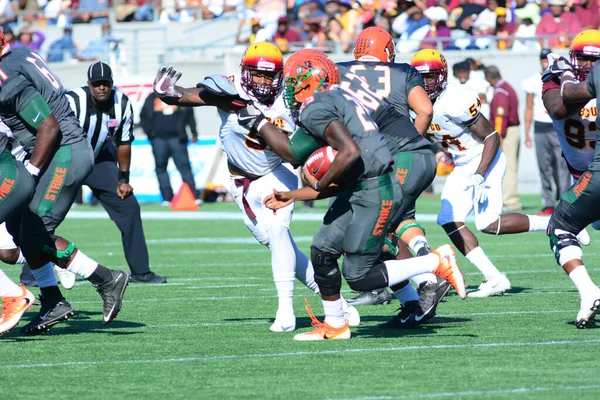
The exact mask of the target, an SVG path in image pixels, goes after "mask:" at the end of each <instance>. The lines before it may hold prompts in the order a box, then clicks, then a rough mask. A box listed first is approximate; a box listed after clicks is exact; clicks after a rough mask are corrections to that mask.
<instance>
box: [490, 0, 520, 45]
mask: <svg viewBox="0 0 600 400" xmlns="http://www.w3.org/2000/svg"><path fill="white" fill-rule="evenodd" d="M506 15H507V10H506V8H504V7H496V30H495V32H494V33H495V35H496V36H499V37H506V36H513V35H514V34H515V33H516V31H517V28H516V27H515V25H514V24H511V23H510V22H508V21H507V20H506ZM513 42H514V40H513V39H506V40H501V39H498V43H497V48H498V50H508V49H511V48H512V45H513Z"/></svg>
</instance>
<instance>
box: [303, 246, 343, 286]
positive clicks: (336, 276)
mask: <svg viewBox="0 0 600 400" xmlns="http://www.w3.org/2000/svg"><path fill="white" fill-rule="evenodd" d="M338 258H339V256H338V255H336V254H331V253H325V252H324V251H321V250H319V249H317V248H316V247H315V246H311V247H310V259H311V261H312V264H313V268H314V270H315V282H317V285H319V290H320V291H321V295H323V296H334V295H336V294H339V293H340V290H341V289H342V274H341V273H340V268H339V267H338V263H337V260H338Z"/></svg>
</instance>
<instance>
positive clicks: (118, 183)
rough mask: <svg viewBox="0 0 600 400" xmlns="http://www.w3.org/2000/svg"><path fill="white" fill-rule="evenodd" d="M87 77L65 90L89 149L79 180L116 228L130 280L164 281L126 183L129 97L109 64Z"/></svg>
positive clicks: (98, 65) (130, 113) (130, 128)
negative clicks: (90, 160)
mask: <svg viewBox="0 0 600 400" xmlns="http://www.w3.org/2000/svg"><path fill="white" fill-rule="evenodd" d="M87 77H88V84H87V86H83V87H81V88H78V89H75V90H73V91H71V92H68V93H67V98H68V100H69V103H70V105H71V108H72V109H73V111H74V112H75V115H76V116H77V118H78V119H79V123H80V124H81V126H82V127H83V130H84V131H85V132H86V133H87V137H88V140H89V141H90V143H91V145H92V148H93V149H94V156H95V160H96V163H95V165H94V169H93V170H92V173H91V174H90V175H89V176H88V178H87V180H86V181H85V182H84V185H87V186H89V187H90V189H92V192H93V193H94V195H95V196H96V197H97V198H98V200H99V202H100V203H101V204H102V206H103V207H104V208H105V209H106V212H108V215H109V216H110V218H111V219H112V220H113V221H114V222H115V224H116V225H117V227H118V228H119V230H120V231H121V238H122V241H123V249H124V251H125V258H126V259H127V264H129V268H130V269H131V273H132V274H131V278H130V279H131V281H132V282H139V283H166V282H167V279H166V278H164V277H161V276H159V275H156V274H155V273H154V272H151V271H150V267H149V260H148V248H147V247H146V240H145V238H144V229H143V228H142V219H141V216H140V205H139V204H138V202H137V199H136V198H135V196H134V195H133V188H132V187H131V185H130V184H129V166H130V163H131V142H133V109H132V107H131V102H130V101H129V99H128V98H127V96H125V95H124V94H123V93H122V92H121V91H119V90H116V89H113V78H112V71H111V69H110V67H109V66H108V64H105V63H103V62H101V61H97V62H95V63H93V64H92V65H90V67H89V68H88V73H87ZM117 164H118V166H117Z"/></svg>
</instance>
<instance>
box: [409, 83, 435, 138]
mask: <svg viewBox="0 0 600 400" xmlns="http://www.w3.org/2000/svg"><path fill="white" fill-rule="evenodd" d="M408 106H409V107H410V109H411V110H413V111H414V112H415V113H416V114H417V116H416V118H415V122H414V125H415V129H416V130H417V132H419V135H421V136H422V135H424V134H425V132H427V129H428V128H429V124H431V119H432V118H433V104H432V103H431V100H430V99H429V96H428V95H427V92H425V89H423V88H422V87H421V86H415V87H414V88H412V90H411V91H410V93H409V94H408Z"/></svg>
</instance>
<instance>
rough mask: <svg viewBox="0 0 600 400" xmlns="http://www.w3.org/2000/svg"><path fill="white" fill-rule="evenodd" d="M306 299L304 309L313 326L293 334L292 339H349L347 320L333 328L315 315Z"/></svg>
mask: <svg viewBox="0 0 600 400" xmlns="http://www.w3.org/2000/svg"><path fill="white" fill-rule="evenodd" d="M304 301H306V311H308V316H309V317H310V319H311V321H312V323H311V325H312V326H314V327H315V328H314V329H313V330H310V331H308V332H304V333H299V334H297V335H296V336H294V340H299V341H315V340H338V339H350V327H349V326H348V321H346V323H345V324H344V326H342V327H341V328H334V327H333V326H330V325H328V324H327V322H321V321H319V320H318V319H317V317H315V314H314V313H313V311H312V308H311V307H310V304H308V300H306V299H304Z"/></svg>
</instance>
